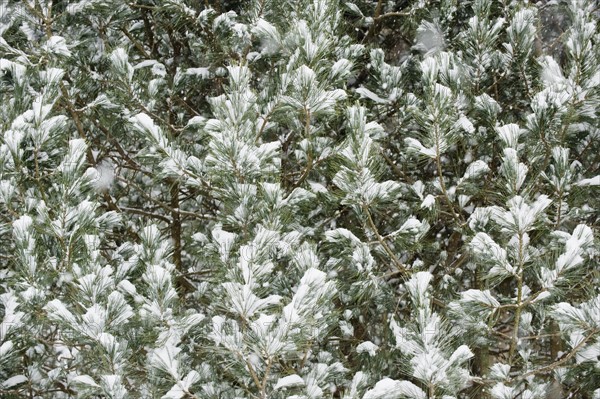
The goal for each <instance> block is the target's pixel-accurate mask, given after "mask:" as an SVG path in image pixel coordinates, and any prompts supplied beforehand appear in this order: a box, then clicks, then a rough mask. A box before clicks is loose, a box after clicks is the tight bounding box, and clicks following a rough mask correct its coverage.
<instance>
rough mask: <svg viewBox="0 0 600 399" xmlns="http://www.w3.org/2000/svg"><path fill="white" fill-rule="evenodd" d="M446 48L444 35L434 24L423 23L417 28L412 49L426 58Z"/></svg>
mask: <svg viewBox="0 0 600 399" xmlns="http://www.w3.org/2000/svg"><path fill="white" fill-rule="evenodd" d="M445 47H446V43H445V41H444V33H443V32H442V30H441V28H440V26H439V25H438V24H437V23H435V22H429V21H423V22H421V25H419V27H418V28H417V43H416V44H415V46H414V48H415V49H416V50H419V51H421V52H422V53H424V54H425V55H426V56H427V55H431V54H435V53H437V52H439V51H442V50H443V49H444V48H445Z"/></svg>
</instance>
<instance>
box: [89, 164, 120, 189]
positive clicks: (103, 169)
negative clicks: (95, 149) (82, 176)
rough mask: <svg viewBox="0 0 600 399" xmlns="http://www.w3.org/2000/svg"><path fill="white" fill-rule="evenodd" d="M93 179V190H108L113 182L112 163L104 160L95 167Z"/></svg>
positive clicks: (113, 167)
mask: <svg viewBox="0 0 600 399" xmlns="http://www.w3.org/2000/svg"><path fill="white" fill-rule="evenodd" d="M95 169H96V173H95V178H94V180H93V181H92V184H93V185H94V188H95V189H96V190H98V191H100V192H102V191H106V190H108V189H109V188H110V187H111V186H112V185H113V184H114V182H115V166H114V165H113V164H112V162H110V161H108V160H104V161H102V162H100V163H99V164H98V165H96V168H95Z"/></svg>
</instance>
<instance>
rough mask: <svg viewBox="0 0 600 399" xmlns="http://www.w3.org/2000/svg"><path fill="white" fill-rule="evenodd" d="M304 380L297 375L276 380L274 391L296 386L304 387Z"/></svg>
mask: <svg viewBox="0 0 600 399" xmlns="http://www.w3.org/2000/svg"><path fill="white" fill-rule="evenodd" d="M304 385H305V383H304V380H303V379H302V377H300V376H299V375H298V374H292V375H288V376H287V377H283V378H280V379H279V380H277V384H276V385H275V390H277V389H281V388H291V387H297V386H304Z"/></svg>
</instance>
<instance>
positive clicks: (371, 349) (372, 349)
mask: <svg viewBox="0 0 600 399" xmlns="http://www.w3.org/2000/svg"><path fill="white" fill-rule="evenodd" d="M378 349H379V347H378V346H377V345H375V344H374V343H373V342H371V341H365V342H363V343H362V344H360V345H358V346H357V347H356V352H358V353H365V352H366V353H368V354H369V356H371V357H373V356H375V355H376V354H377V350H378Z"/></svg>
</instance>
